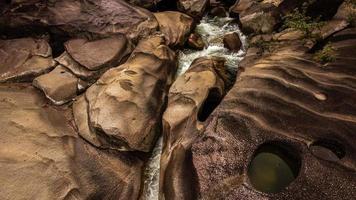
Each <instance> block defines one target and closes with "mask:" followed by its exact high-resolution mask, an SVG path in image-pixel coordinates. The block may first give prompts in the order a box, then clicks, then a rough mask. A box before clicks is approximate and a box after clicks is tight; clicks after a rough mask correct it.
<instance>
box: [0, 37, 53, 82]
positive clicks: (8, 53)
mask: <svg viewBox="0 0 356 200" xmlns="http://www.w3.org/2000/svg"><path fill="white" fill-rule="evenodd" d="M0 60H1V62H0V82H26V81H32V79H34V78H35V77H36V76H38V75H41V74H43V73H46V72H48V71H50V70H51V69H52V68H53V67H54V65H55V62H54V60H53V59H52V50H51V47H50V46H49V45H48V43H47V42H46V41H45V40H43V39H34V38H21V39H12V40H0Z"/></svg>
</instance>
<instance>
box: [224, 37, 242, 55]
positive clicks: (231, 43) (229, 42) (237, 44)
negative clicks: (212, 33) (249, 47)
mask: <svg viewBox="0 0 356 200" xmlns="http://www.w3.org/2000/svg"><path fill="white" fill-rule="evenodd" d="M223 42H224V47H225V48H227V49H229V50H231V51H239V50H240V49H241V47H242V42H241V40H240V36H239V34H237V33H236V32H233V33H228V34H226V35H224V39H223Z"/></svg>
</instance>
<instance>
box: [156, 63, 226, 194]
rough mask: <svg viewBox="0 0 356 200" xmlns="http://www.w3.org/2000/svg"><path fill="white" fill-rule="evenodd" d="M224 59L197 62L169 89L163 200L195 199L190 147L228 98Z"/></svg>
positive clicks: (165, 121)
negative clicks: (207, 121) (226, 94)
mask: <svg viewBox="0 0 356 200" xmlns="http://www.w3.org/2000/svg"><path fill="white" fill-rule="evenodd" d="M224 62H225V60H223V59H222V58H218V57H212V58H207V57H202V58H198V59H196V60H195V61H194V62H193V63H192V65H191V66H190V68H189V69H188V71H186V72H185V73H184V74H183V75H182V76H179V77H178V78H177V80H176V81H175V82H174V83H173V85H172V87H171V88H170V91H169V95H168V107H167V109H166V111H165V112H164V115H163V134H164V138H163V144H164V146H163V151H162V156H161V168H160V197H161V198H162V199H195V198H196V197H197V196H196V191H195V189H196V188H197V185H196V180H195V179H194V177H195V174H194V173H191V172H192V162H191V151H190V148H191V144H192V142H193V141H194V139H195V138H196V137H197V136H198V133H199V132H198V131H199V130H200V129H202V128H203V127H202V124H201V123H202V122H203V121H205V120H206V118H207V117H208V116H209V114H210V113H209V112H210V111H212V110H213V109H214V108H215V106H217V105H218V104H219V102H220V100H221V99H222V97H223V96H224V95H225V91H226V90H225V89H226V82H227V79H226V78H227V73H226V69H225V67H224Z"/></svg>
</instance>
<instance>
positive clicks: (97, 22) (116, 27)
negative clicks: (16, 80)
mask: <svg viewBox="0 0 356 200" xmlns="http://www.w3.org/2000/svg"><path fill="white" fill-rule="evenodd" d="M31 26H32V28H34V27H38V26H39V27H45V28H47V27H48V28H51V29H53V28H57V29H59V30H61V31H62V32H64V33H65V34H69V35H71V36H73V37H76V36H77V35H78V34H81V33H87V34H89V35H93V36H107V35H112V34H116V33H122V34H125V35H127V36H128V37H129V38H131V39H136V38H140V37H144V36H147V35H149V34H150V33H152V32H154V31H155V30H156V29H157V26H158V24H157V21H156V20H155V18H154V16H153V15H152V14H151V13H150V12H149V11H147V10H145V9H143V8H139V7H135V6H133V5H130V4H129V3H127V2H125V1H124V0H102V1H94V0H89V1H72V0H56V1H51V2H48V3H47V2H45V1H38V2H36V3H34V2H27V1H25V2H18V3H16V4H15V3H14V4H13V5H12V6H10V7H9V8H8V9H6V10H5V11H4V12H3V15H2V16H1V17H0V27H1V28H2V29H3V31H4V32H6V31H8V30H11V29H15V30H22V29H24V28H25V27H30V28H31ZM57 32H58V31H57Z"/></svg>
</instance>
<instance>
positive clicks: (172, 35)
mask: <svg viewBox="0 0 356 200" xmlns="http://www.w3.org/2000/svg"><path fill="white" fill-rule="evenodd" d="M154 15H155V17H156V19H157V21H158V24H159V27H160V31H161V32H162V33H163V34H164V37H165V38H166V44H167V45H168V46H170V47H179V46H183V45H184V43H185V42H186V41H187V39H188V36H189V34H190V33H191V31H192V30H193V28H194V20H193V18H191V17H189V16H188V15H186V14H183V13H180V12H175V11H165V12H158V13H154Z"/></svg>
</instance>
